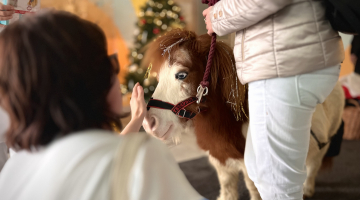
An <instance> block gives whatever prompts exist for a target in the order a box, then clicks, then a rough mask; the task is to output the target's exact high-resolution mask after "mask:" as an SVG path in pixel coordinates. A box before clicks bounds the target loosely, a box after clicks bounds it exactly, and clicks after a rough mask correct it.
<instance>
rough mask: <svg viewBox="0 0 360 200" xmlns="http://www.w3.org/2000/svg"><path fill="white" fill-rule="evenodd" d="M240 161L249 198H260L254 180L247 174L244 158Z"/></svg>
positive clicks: (257, 199)
mask: <svg viewBox="0 0 360 200" xmlns="http://www.w3.org/2000/svg"><path fill="white" fill-rule="evenodd" d="M240 163H241V165H240V167H241V170H242V172H243V174H244V181H245V185H246V187H247V189H248V190H249V194H250V200H261V196H260V193H259V191H258V190H257V188H256V187H255V184H254V182H253V181H252V180H251V179H250V178H249V176H248V173H247V170H246V167H245V162H244V160H241V162H240Z"/></svg>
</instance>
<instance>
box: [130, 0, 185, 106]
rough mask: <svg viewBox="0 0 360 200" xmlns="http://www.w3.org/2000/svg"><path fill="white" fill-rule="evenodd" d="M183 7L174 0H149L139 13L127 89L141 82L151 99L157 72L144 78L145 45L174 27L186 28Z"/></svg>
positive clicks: (146, 97)
mask: <svg viewBox="0 0 360 200" xmlns="http://www.w3.org/2000/svg"><path fill="white" fill-rule="evenodd" d="M180 11H181V8H180V7H179V6H178V5H176V4H175V3H174V1H173V0H149V1H148V2H147V3H146V4H145V5H144V6H143V7H142V8H141V11H140V13H139V14H138V16H139V20H138V22H137V24H136V26H137V28H136V29H135V32H134V35H135V43H134V48H133V49H131V50H130V55H129V57H130V61H131V65H130V66H129V73H128V74H127V76H126V77H125V79H126V86H125V87H126V91H132V88H133V87H134V85H135V84H136V83H137V82H139V83H140V84H141V85H142V86H143V87H144V94H145V99H146V100H148V99H150V97H151V95H152V93H153V92H154V90H155V87H156V85H157V81H156V73H155V72H153V73H150V76H149V78H148V79H145V80H144V75H145V73H146V70H144V69H143V68H142V67H140V66H141V61H142V58H143V57H144V52H143V47H144V46H145V45H146V44H148V43H149V42H151V41H152V40H153V39H155V38H156V37H157V36H158V35H159V34H161V33H163V32H166V31H170V30H171V29H174V28H184V27H185V23H184V18H183V16H181V14H180Z"/></svg>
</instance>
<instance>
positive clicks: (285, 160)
mask: <svg viewBox="0 0 360 200" xmlns="http://www.w3.org/2000/svg"><path fill="white" fill-rule="evenodd" d="M339 73H340V66H339V65H337V66H334V67H330V68H326V69H322V70H319V71H315V72H312V73H308V74H302V75H297V76H292V77H287V78H274V79H267V80H261V81H255V82H252V83H249V111H250V126H249V132H248V135H247V139H246V149H245V165H246V168H247V171H248V174H249V177H250V179H251V180H253V181H254V183H255V186H256V187H257V189H258V190H259V192H260V195H261V197H262V199H263V200H283V199H284V200H285V199H286V200H300V199H303V183H304V181H305V179H306V167H305V161H306V156H307V153H308V149H309V142H310V127H311V118H312V115H313V113H314V111H315V107H316V105H317V104H319V103H322V102H324V100H325V98H326V97H327V96H328V95H329V94H330V93H331V91H332V90H333V88H334V86H335V84H336V82H337V80H338V77H339Z"/></svg>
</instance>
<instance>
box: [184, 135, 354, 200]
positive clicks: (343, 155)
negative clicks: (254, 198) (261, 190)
mask: <svg viewBox="0 0 360 200" xmlns="http://www.w3.org/2000/svg"><path fill="white" fill-rule="evenodd" d="M179 165H180V168H181V169H182V170H183V172H184V173H185V175H186V177H187V179H188V180H189V182H190V183H191V185H192V186H193V187H194V188H195V189H196V190H197V191H198V192H199V193H200V194H201V195H203V196H204V197H205V198H208V199H209V200H215V199H216V197H217V196H218V195H219V189H220V186H219V182H218V179H217V175H216V171H215V170H214V168H213V167H212V166H211V165H210V164H209V162H208V159H207V158H206V157H200V158H198V159H195V160H190V161H186V162H181V163H180V164H179ZM239 180H240V181H239V185H238V191H239V194H240V197H239V199H241V200H249V199H250V198H249V193H248V191H247V189H246V188H245V183H244V181H243V176H242V174H240V176H239ZM308 200H360V141H344V142H343V143H342V146H341V152H340V155H339V156H337V157H335V158H334V163H333V167H332V169H330V170H328V171H322V172H320V173H319V175H318V177H317V179H316V187H315V194H314V196H313V197H312V198H309V199H308Z"/></svg>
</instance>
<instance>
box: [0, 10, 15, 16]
mask: <svg viewBox="0 0 360 200" xmlns="http://www.w3.org/2000/svg"><path fill="white" fill-rule="evenodd" d="M14 13H15V11H13V10H9V11H8V10H1V11H0V17H11V16H12V15H13V14H14Z"/></svg>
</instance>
